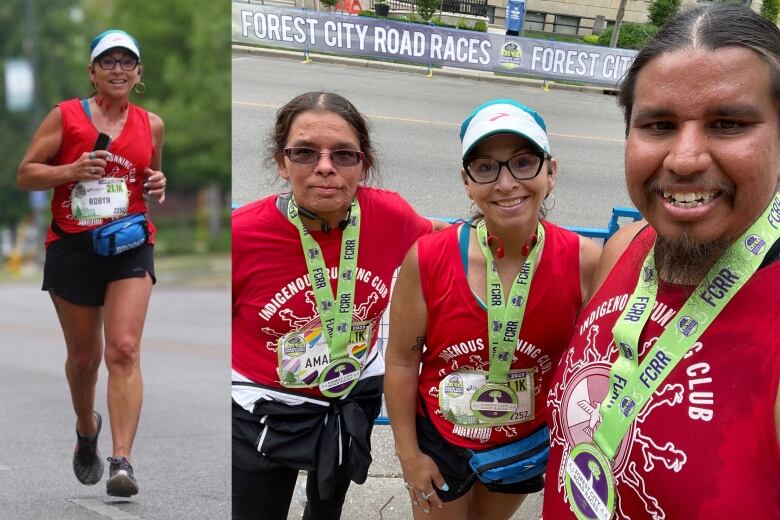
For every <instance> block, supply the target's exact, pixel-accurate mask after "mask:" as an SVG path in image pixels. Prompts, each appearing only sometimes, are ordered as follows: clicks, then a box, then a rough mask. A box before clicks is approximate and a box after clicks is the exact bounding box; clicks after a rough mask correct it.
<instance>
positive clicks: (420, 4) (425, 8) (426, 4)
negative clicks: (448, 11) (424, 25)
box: [417, 0, 439, 22]
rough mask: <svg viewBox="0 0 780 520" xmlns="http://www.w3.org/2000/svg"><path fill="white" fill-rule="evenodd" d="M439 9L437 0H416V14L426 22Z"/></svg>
mask: <svg viewBox="0 0 780 520" xmlns="http://www.w3.org/2000/svg"><path fill="white" fill-rule="evenodd" d="M438 9H439V0H417V14H419V15H420V18H422V19H423V20H425V21H426V22H427V21H428V20H430V19H431V17H432V16H433V15H434V14H435V13H436V11H437V10H438Z"/></svg>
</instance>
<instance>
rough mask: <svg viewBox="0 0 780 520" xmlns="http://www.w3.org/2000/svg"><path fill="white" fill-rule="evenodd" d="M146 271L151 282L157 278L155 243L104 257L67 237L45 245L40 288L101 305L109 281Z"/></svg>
mask: <svg viewBox="0 0 780 520" xmlns="http://www.w3.org/2000/svg"><path fill="white" fill-rule="evenodd" d="M146 273H149V275H150V276H151V277H152V283H155V282H156V281H157V279H156V278H155V275H154V246H152V244H144V245H142V246H140V247H136V248H135V249H131V250H129V251H125V252H124V253H122V254H120V255H117V256H113V257H105V256H100V255H98V254H96V253H95V252H93V251H89V250H87V249H85V248H84V247H83V246H77V245H74V244H71V243H69V242H68V241H67V240H66V239H59V240H55V241H54V242H52V243H51V244H49V247H47V248H46V263H45V264H44V266H43V286H42V287H41V289H42V290H44V291H49V292H51V293H54V294H56V295H57V296H59V297H60V298H62V299H63V300H65V301H67V302H70V303H75V304H77V305H91V306H100V305H103V302H104V300H105V297H106V287H107V286H108V284H109V283H110V282H115V281H117V280H124V279H126V278H143V277H145V276H146Z"/></svg>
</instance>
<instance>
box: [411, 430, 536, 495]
mask: <svg viewBox="0 0 780 520" xmlns="http://www.w3.org/2000/svg"><path fill="white" fill-rule="evenodd" d="M417 442H418V443H419V444H420V450H421V451H422V452H423V453H425V454H426V455H428V456H429V457H430V458H432V459H433V461H434V462H435V463H436V465H437V466H438V467H439V473H441V475H442V477H444V481H445V482H446V483H447V485H448V486H449V491H443V490H441V489H437V490H436V494H437V495H438V496H439V498H440V499H441V501H442V502H452V501H453V500H456V499H458V498H460V497H462V496H463V495H465V494H466V493H468V492H469V490H470V489H471V486H473V485H474V482H477V481H478V479H476V478H473V477H472V473H473V471H472V470H471V466H469V454H468V453H467V452H466V450H464V449H463V448H458V447H456V446H453V445H452V444H450V443H448V442H447V441H446V440H444V438H443V437H442V436H441V435H440V434H439V432H438V431H437V430H436V427H435V426H434V425H433V423H432V422H431V420H430V419H428V418H427V417H423V416H422V415H418V416H417ZM470 477H471V478H470ZM469 480H470V482H467V481H469ZM480 482H481V481H480ZM464 483H466V485H464ZM482 484H483V485H484V486H485V487H486V488H487V489H488V490H489V491H492V492H493V493H505V494H510V495H527V494H529V493H536V492H539V491H541V490H542V489H543V488H544V477H543V475H538V476H536V477H533V478H530V479H528V480H524V481H522V482H516V483H514V484H485V483H484V482H482Z"/></svg>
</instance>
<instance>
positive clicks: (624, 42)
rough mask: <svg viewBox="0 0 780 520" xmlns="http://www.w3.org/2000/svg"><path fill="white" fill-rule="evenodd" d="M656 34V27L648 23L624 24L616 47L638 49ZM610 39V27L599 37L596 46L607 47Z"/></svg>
mask: <svg viewBox="0 0 780 520" xmlns="http://www.w3.org/2000/svg"><path fill="white" fill-rule="evenodd" d="M656 32H658V27H656V26H655V25H651V24H649V23H631V22H626V23H624V24H623V27H622V29H621V30H620V37H619V38H618V41H617V47H620V48H621V49H639V48H641V47H642V46H643V45H644V44H645V43H647V42H648V41H649V40H650V38H652V37H653V36H654V35H655V33H656ZM611 39H612V27H610V28H609V29H607V30H606V31H604V32H603V33H601V35H599V39H598V44H599V45H603V46H609V42H610V40H611Z"/></svg>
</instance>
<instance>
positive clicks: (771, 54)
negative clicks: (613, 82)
mask: <svg viewBox="0 0 780 520" xmlns="http://www.w3.org/2000/svg"><path fill="white" fill-rule="evenodd" d="M723 47H744V48H746V49H750V50H752V51H754V52H755V53H756V54H758V55H759V56H760V57H761V58H762V59H763V60H764V61H765V62H766V63H767V64H768V65H769V68H770V71H771V74H772V93H773V95H774V97H775V98H777V99H780V30H779V29H778V28H777V27H776V26H775V25H774V24H772V23H771V22H769V21H767V20H765V19H764V18H762V17H761V16H759V15H758V14H757V13H755V12H754V11H752V10H751V9H750V8H748V7H745V6H740V5H733V4H714V5H710V6H695V7H692V8H690V9H686V10H684V11H682V12H681V13H679V14H677V15H676V16H674V17H673V18H670V19H669V21H667V22H666V23H665V24H664V26H663V27H661V29H660V30H659V31H658V33H657V34H656V35H655V36H654V37H653V39H652V40H650V42H648V43H647V45H645V46H644V47H643V48H642V49H641V50H640V51H639V54H637V56H636V59H634V62H633V63H632V64H631V67H630V68H629V69H628V72H627V73H626V75H625V77H624V79H623V81H622V83H621V85H620V93H619V94H618V99H617V100H618V104H619V105H620V108H622V109H623V117H624V118H625V122H626V135H628V128H629V124H630V122H631V110H632V108H633V106H634V88H635V87H636V79H637V76H638V75H639V72H640V71H641V70H642V68H643V67H644V66H645V65H647V64H648V63H649V62H650V61H651V60H652V59H654V58H657V57H658V56H660V55H661V54H664V53H669V52H676V51H681V50H686V49H690V50H695V49H702V50H708V51H714V50H717V49H720V48H723Z"/></svg>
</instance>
